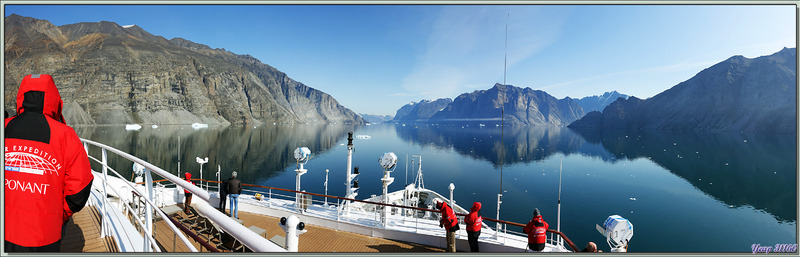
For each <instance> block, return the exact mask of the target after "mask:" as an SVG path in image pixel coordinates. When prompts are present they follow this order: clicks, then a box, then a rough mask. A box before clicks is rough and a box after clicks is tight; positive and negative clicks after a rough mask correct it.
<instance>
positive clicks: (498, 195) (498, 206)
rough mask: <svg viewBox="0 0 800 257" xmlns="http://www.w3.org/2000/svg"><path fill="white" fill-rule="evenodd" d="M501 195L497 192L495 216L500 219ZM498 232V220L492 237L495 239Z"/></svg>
mask: <svg viewBox="0 0 800 257" xmlns="http://www.w3.org/2000/svg"><path fill="white" fill-rule="evenodd" d="M502 196H503V195H502V194H497V218H496V220H500V203H501V202H502V201H501V198H502ZM499 233H500V223H499V222H498V223H497V226H496V229H495V230H494V238H495V239H497V236H498V235H499Z"/></svg>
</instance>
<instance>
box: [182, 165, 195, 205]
mask: <svg viewBox="0 0 800 257" xmlns="http://www.w3.org/2000/svg"><path fill="white" fill-rule="evenodd" d="M183 179H184V180H186V182H189V184H192V185H194V182H192V173H189V172H186V173H184V174H183ZM183 195H184V196H186V199H185V201H184V203H183V212H185V213H186V214H190V213H189V206H191V205H192V192H189V190H186V188H184V189H183Z"/></svg>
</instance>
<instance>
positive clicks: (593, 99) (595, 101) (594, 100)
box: [575, 91, 628, 113]
mask: <svg viewBox="0 0 800 257" xmlns="http://www.w3.org/2000/svg"><path fill="white" fill-rule="evenodd" d="M620 97H622V98H624V99H628V95H625V94H620V93H618V92H617V91H611V92H605V93H604V94H603V95H599V96H598V95H594V96H587V97H584V98H581V99H577V100H575V102H578V105H580V106H581V108H583V111H585V112H587V113H588V112H592V111H602V110H603V108H606V106H608V105H609V104H611V103H613V102H614V101H616V100H617V98H620Z"/></svg>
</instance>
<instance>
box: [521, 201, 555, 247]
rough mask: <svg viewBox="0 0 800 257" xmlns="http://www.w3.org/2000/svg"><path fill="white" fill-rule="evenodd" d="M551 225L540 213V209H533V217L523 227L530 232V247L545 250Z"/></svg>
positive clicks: (526, 231) (527, 232)
mask: <svg viewBox="0 0 800 257" xmlns="http://www.w3.org/2000/svg"><path fill="white" fill-rule="evenodd" d="M548 228H550V225H548V224H547V222H546V221H544V219H543V218H542V215H540V214H539V209H538V208H536V209H534V210H533V219H531V221H530V222H528V224H527V225H525V228H523V229H522V231H523V232H525V234H528V247H530V248H531V250H533V251H537V252H541V251H542V250H544V241H545V239H546V238H547V229H548Z"/></svg>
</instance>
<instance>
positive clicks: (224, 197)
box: [219, 179, 228, 213]
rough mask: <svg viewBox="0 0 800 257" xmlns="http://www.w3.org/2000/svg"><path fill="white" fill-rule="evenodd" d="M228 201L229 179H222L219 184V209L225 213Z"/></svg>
mask: <svg viewBox="0 0 800 257" xmlns="http://www.w3.org/2000/svg"><path fill="white" fill-rule="evenodd" d="M227 201H228V180H227V179H224V180H222V183H220V184H219V211H221V212H222V213H225V202H227Z"/></svg>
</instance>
